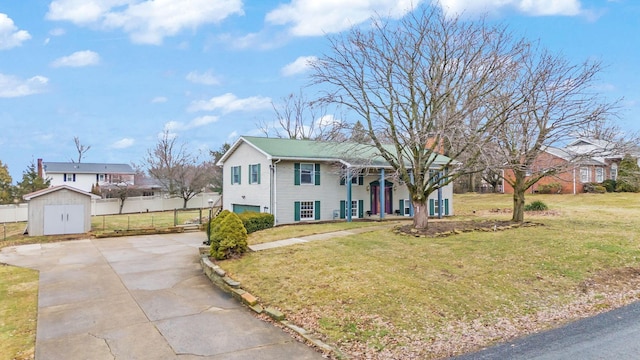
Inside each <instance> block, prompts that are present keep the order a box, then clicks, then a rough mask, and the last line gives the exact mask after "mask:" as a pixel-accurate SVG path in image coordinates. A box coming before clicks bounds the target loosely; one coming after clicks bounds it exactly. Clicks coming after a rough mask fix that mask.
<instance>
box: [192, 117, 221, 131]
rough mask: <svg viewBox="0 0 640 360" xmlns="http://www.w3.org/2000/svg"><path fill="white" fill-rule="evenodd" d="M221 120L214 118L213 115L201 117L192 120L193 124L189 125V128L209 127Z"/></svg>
mask: <svg viewBox="0 0 640 360" xmlns="http://www.w3.org/2000/svg"><path fill="white" fill-rule="evenodd" d="M219 119H220V118H219V117H217V116H213V115H205V116H199V117H197V118H195V119H193V120H191V122H190V123H189V128H195V127H200V126H205V125H209V124H212V123H214V122H216V121H218V120H219Z"/></svg>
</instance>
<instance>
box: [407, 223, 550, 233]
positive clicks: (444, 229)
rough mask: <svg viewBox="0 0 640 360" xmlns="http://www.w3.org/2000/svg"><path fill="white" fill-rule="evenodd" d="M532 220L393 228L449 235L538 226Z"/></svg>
mask: <svg viewBox="0 0 640 360" xmlns="http://www.w3.org/2000/svg"><path fill="white" fill-rule="evenodd" d="M538 225H541V224H538V223H532V222H523V223H516V222H511V221H431V222H429V227H428V228H426V229H416V228H414V227H413V224H409V225H402V226H398V227H396V228H395V232H397V233H399V234H404V235H409V236H417V237H420V236H422V237H436V236H450V235H455V234H461V233H464V232H471V231H502V230H507V229H513V228H517V227H524V226H538Z"/></svg>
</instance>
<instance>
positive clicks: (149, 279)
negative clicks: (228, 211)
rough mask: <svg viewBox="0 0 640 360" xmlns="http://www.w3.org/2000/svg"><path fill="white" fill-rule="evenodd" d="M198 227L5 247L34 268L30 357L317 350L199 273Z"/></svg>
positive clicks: (218, 355)
mask: <svg viewBox="0 0 640 360" xmlns="http://www.w3.org/2000/svg"><path fill="white" fill-rule="evenodd" d="M202 239H203V234H202V233H184V234H168V235H150V236H134V237H122V238H111V239H92V240H77V241H68V242H60V243H53V244H37V245H23V246H17V247H9V248H4V249H2V251H0V262H3V263H7V264H11V265H16V266H22V267H27V268H32V269H37V270H39V271H40V288H39V296H38V328H37V335H36V359H41V360H45V359H46V360H51V359H65V360H69V359H94V360H100V359H267V360H268V359H321V358H323V357H322V356H321V355H320V354H318V353H317V352H315V351H313V350H312V349H311V348H309V347H307V346H306V345H304V344H301V343H299V342H297V341H295V340H294V339H293V338H291V336H289V335H288V334H286V333H285V332H283V331H282V330H280V329H279V328H276V327H274V326H272V325H271V324H269V323H266V322H263V321H261V320H259V319H257V318H256V317H254V316H253V315H252V313H251V312H250V311H249V310H248V309H246V308H245V307H243V306H242V305H240V304H239V303H238V302H237V301H236V300H234V299H233V298H232V297H231V296H230V295H229V294H227V293H225V292H223V291H221V290H219V289H218V288H215V287H214V286H213V285H212V284H211V283H210V282H209V280H208V279H207V278H206V276H205V275H204V274H203V273H202V269H201V268H200V265H199V262H198V261H199V258H198V249H197V248H198V246H199V245H200V244H201V243H202Z"/></svg>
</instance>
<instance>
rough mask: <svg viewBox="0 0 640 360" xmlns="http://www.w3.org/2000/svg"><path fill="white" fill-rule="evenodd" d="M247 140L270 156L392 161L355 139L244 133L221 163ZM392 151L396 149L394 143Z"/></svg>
mask: <svg viewBox="0 0 640 360" xmlns="http://www.w3.org/2000/svg"><path fill="white" fill-rule="evenodd" d="M242 143H247V144H249V145H250V146H252V147H253V148H255V149H256V150H258V151H260V152H261V153H263V154H264V155H265V156H266V157H267V158H268V159H282V160H309V161H338V162H342V163H344V164H345V165H348V166H365V167H366V166H375V167H389V163H388V162H387V161H386V160H385V159H384V158H383V157H382V156H380V152H379V151H378V149H377V148H376V147H375V146H373V145H367V144H358V143H352V142H327V141H316V140H298V139H280V138H266V137H254V136H243V137H241V138H240V139H239V140H238V141H236V143H234V144H233V145H232V146H231V148H230V149H229V151H227V152H226V153H225V154H224V155H223V156H222V158H221V159H220V161H219V162H218V164H219V165H221V164H223V163H224V161H225V160H226V159H227V158H228V157H229V156H230V155H231V154H232V153H233V152H234V151H235V150H236V149H237V148H238V146H240V144H242ZM389 150H390V151H392V152H395V150H394V149H393V148H392V146H391V145H389ZM432 156H436V157H435V159H434V158H433V157H432V158H431V159H433V160H434V161H433V162H434V163H438V164H446V163H448V162H450V159H449V158H448V157H446V156H444V155H432Z"/></svg>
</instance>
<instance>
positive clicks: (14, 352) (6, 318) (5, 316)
mask: <svg viewBox="0 0 640 360" xmlns="http://www.w3.org/2000/svg"><path fill="white" fill-rule="evenodd" d="M0 279H1V280H0V360H13V359H30V358H32V355H33V354H34V344H35V338H36V316H37V315H36V314H37V309H38V296H37V290H38V272H37V271H35V270H29V269H22V268H17V267H13V266H5V265H0Z"/></svg>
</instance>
